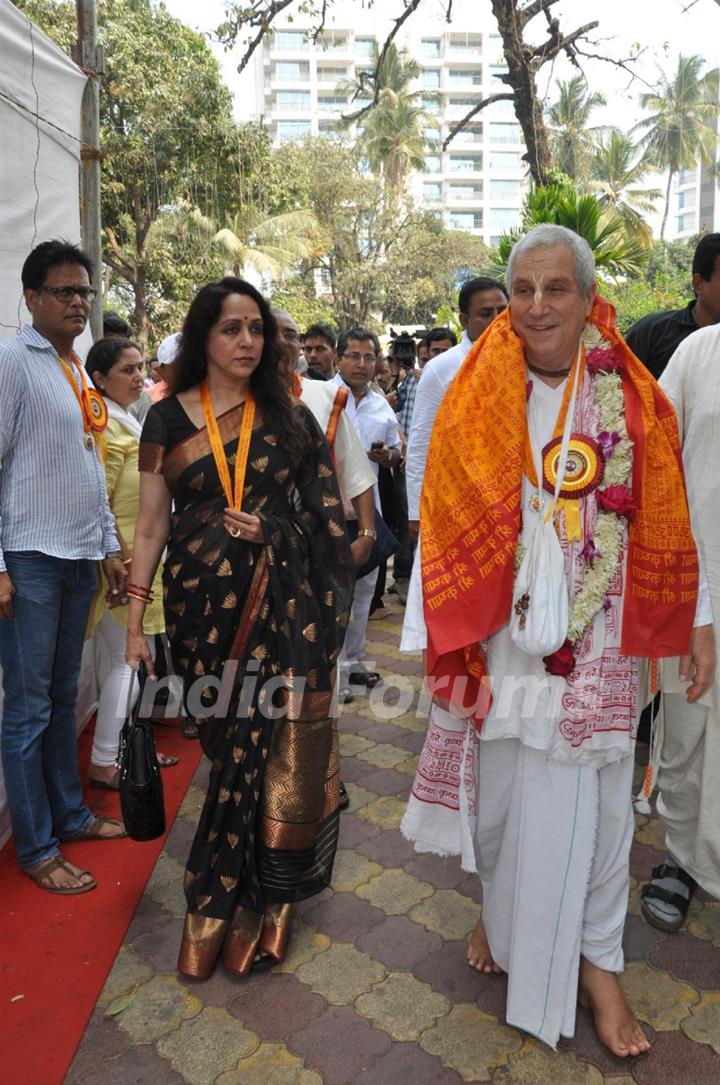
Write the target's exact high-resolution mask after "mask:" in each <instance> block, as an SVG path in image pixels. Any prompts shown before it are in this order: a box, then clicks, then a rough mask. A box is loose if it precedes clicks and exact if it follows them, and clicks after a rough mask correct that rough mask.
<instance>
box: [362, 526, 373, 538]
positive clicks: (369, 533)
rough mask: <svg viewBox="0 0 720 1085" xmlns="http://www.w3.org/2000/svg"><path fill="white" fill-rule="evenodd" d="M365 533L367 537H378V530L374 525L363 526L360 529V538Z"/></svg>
mask: <svg viewBox="0 0 720 1085" xmlns="http://www.w3.org/2000/svg"><path fill="white" fill-rule="evenodd" d="M361 535H363V536H364V537H365V538H366V539H377V531H376V530H375V528H374V527H361V528H359V529H358V538H360V536H361Z"/></svg>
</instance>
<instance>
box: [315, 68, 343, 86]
mask: <svg viewBox="0 0 720 1085" xmlns="http://www.w3.org/2000/svg"><path fill="white" fill-rule="evenodd" d="M317 77H318V82H319V83H339V82H340V80H341V79H347V77H348V73H347V68H337V67H334V66H333V67H330V66H329V65H327V64H322V65H321V64H318V67H317Z"/></svg>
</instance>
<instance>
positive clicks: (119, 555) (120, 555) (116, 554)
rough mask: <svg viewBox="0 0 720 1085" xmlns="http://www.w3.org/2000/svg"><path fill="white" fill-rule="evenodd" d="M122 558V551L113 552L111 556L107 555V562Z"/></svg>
mask: <svg viewBox="0 0 720 1085" xmlns="http://www.w3.org/2000/svg"><path fill="white" fill-rule="evenodd" d="M121 557H122V550H111V551H110V553H109V554H106V555H105V558H106V560H107V558H121Z"/></svg>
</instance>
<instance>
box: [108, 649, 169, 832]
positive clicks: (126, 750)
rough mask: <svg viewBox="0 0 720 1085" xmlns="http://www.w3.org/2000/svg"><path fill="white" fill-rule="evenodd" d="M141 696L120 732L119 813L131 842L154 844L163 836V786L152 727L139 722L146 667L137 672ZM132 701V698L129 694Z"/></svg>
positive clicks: (145, 720)
mask: <svg viewBox="0 0 720 1085" xmlns="http://www.w3.org/2000/svg"><path fill="white" fill-rule="evenodd" d="M138 680H139V682H140V693H139V695H138V698H137V701H136V702H135V707H134V708H133V709H132V711H130V710H128V714H127V719H126V720H125V723H124V725H123V729H122V731H121V732H120V746H119V749H118V764H119V766H120V809H121V810H122V817H123V821H124V822H125V828H126V830H127V834H128V836H129V837H131V839H132V840H155V839H156V838H157V837H158V836H162V835H163V833H164V832H165V804H164V801H163V784H162V778H161V776H160V766H159V765H158V761H157V755H156V753H155V740H154V738H153V731H152V723H151V722H150V720H149V719H147V718H145V719H141V718H140V708H141V705H142V700H143V692H144V690H145V684H146V682H147V680H148V673H147V667H146V666H145V664H144V663H143V662H141V663H140V666H139V668H138ZM131 697H132V694H131Z"/></svg>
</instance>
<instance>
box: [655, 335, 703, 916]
mask: <svg viewBox="0 0 720 1085" xmlns="http://www.w3.org/2000/svg"><path fill="white" fill-rule="evenodd" d="M660 386H661V388H662V389H663V390H664V391H665V393H666V394H667V396H668V397H669V399H670V401H671V403H672V404H673V406H674V407H675V411H676V414H677V419H678V426H679V429H680V439H681V441H682V448H683V463H684V466H685V479H686V481H687V490H688V502H689V505H690V516H691V519H692V525H693V531H694V534H695V539H696V540H697V544H698V549H699V551H700V556H701V559H702V562H703V567H704V570H705V574H706V576H707V580H708V584H709V587H710V596H711V602H712V607H713V611H714V614H715V615H718V614H720V471H718V463H719V462H720V326H718V325H714V326H712V327H709V328H701V329H700V330H699V331H697V332H695V333H694V334H693V335H692V336H690V337H689V338H688V339H686V340H685V341H684V342H683V343H682V344H681V345H680V346H679V347H678V349H677V350H676V351H675V353H674V354H673V356H672V358H671V359H670V362H669V364H668V366H667V368H666V370H665V372H664V374H663V376H662V379H661V381H660ZM675 670H676V669H675V668H674V667H673V666H672V665H671V664H670V665H666V666H664V667H663V668H661V675H660V685H661V688H662V689H663V690H664V698H663V715H662V733H661V735H659V736H658V752H659V762H658V774H657V784H658V790H659V794H658V802H657V808H658V811H659V813H660V816H661V817H662V819H663V821H664V823H665V828H666V840H665V844H666V848H667V856H666V859H665V862H664V863H663V864H662V865H661V866H660V867H656V868H655V870H654V871H653V877H652V880H651V881H650V882H649V883H648V885H647V886H646V887H645V888H644V890H643V894H642V910H643V915H644V916H645V918H646V919H647V921H648V923H651V924H652V926H654V927H658V928H659V929H660V930H666V931H676V930H679V929H680V927H681V926H682V924H683V922H684V920H685V917H686V915H687V911H688V907H689V905H690V899H691V897H692V894H693V891H694V889H695V886H696V884H697V885H700V886H702V888H703V889H704V890H705V891H706V892H708V893H711V894H712V895H713V896H714V897H719V898H720V685H719V684H718V679H717V674H716V677H715V681H714V683H713V687H712V689H711V690H709V691H708V693H707V694H706V695H705V696H704V697H702V698H701V699H700V701H698V702H697V703H696V704H688V703H687V701H686V700H685V698H684V696H683V695H682V692H681V691H678V686H677V682H675V681H673V679H674V677H675Z"/></svg>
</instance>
